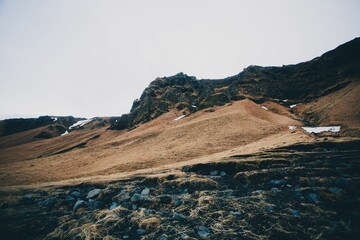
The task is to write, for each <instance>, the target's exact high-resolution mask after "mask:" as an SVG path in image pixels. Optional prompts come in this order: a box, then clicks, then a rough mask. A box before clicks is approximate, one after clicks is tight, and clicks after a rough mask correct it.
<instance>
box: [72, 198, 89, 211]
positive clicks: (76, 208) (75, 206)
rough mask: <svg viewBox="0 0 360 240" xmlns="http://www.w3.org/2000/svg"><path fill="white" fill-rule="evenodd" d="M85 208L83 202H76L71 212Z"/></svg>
mask: <svg viewBox="0 0 360 240" xmlns="http://www.w3.org/2000/svg"><path fill="white" fill-rule="evenodd" d="M84 207H86V203H85V201H84V200H77V202H76V203H75V205H74V208H73V211H76V210H78V209H79V208H84Z"/></svg>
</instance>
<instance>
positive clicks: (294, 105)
mask: <svg viewBox="0 0 360 240" xmlns="http://www.w3.org/2000/svg"><path fill="white" fill-rule="evenodd" d="M297 105H298V104H293V105H290V108H294V107H296V106H297Z"/></svg>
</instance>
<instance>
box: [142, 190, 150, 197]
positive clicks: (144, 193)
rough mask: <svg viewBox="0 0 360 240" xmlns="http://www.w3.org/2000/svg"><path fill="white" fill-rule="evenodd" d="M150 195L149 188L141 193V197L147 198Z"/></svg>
mask: <svg viewBox="0 0 360 240" xmlns="http://www.w3.org/2000/svg"><path fill="white" fill-rule="evenodd" d="M149 194H150V189H149V188H144V189H143V190H142V191H141V195H143V196H147V195H149Z"/></svg>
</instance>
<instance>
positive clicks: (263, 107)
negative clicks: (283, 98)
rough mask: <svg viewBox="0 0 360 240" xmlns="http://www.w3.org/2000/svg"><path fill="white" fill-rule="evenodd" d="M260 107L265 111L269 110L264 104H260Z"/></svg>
mask: <svg viewBox="0 0 360 240" xmlns="http://www.w3.org/2000/svg"><path fill="white" fill-rule="evenodd" d="M261 108H262V109H265V110H266V111H269V109H268V108H267V107H265V106H261Z"/></svg>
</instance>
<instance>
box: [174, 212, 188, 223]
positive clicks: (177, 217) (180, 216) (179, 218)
mask: <svg viewBox="0 0 360 240" xmlns="http://www.w3.org/2000/svg"><path fill="white" fill-rule="evenodd" d="M172 217H173V219H174V220H177V221H185V220H186V217H185V215H183V214H180V213H176V212H174V213H173V216H172Z"/></svg>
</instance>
